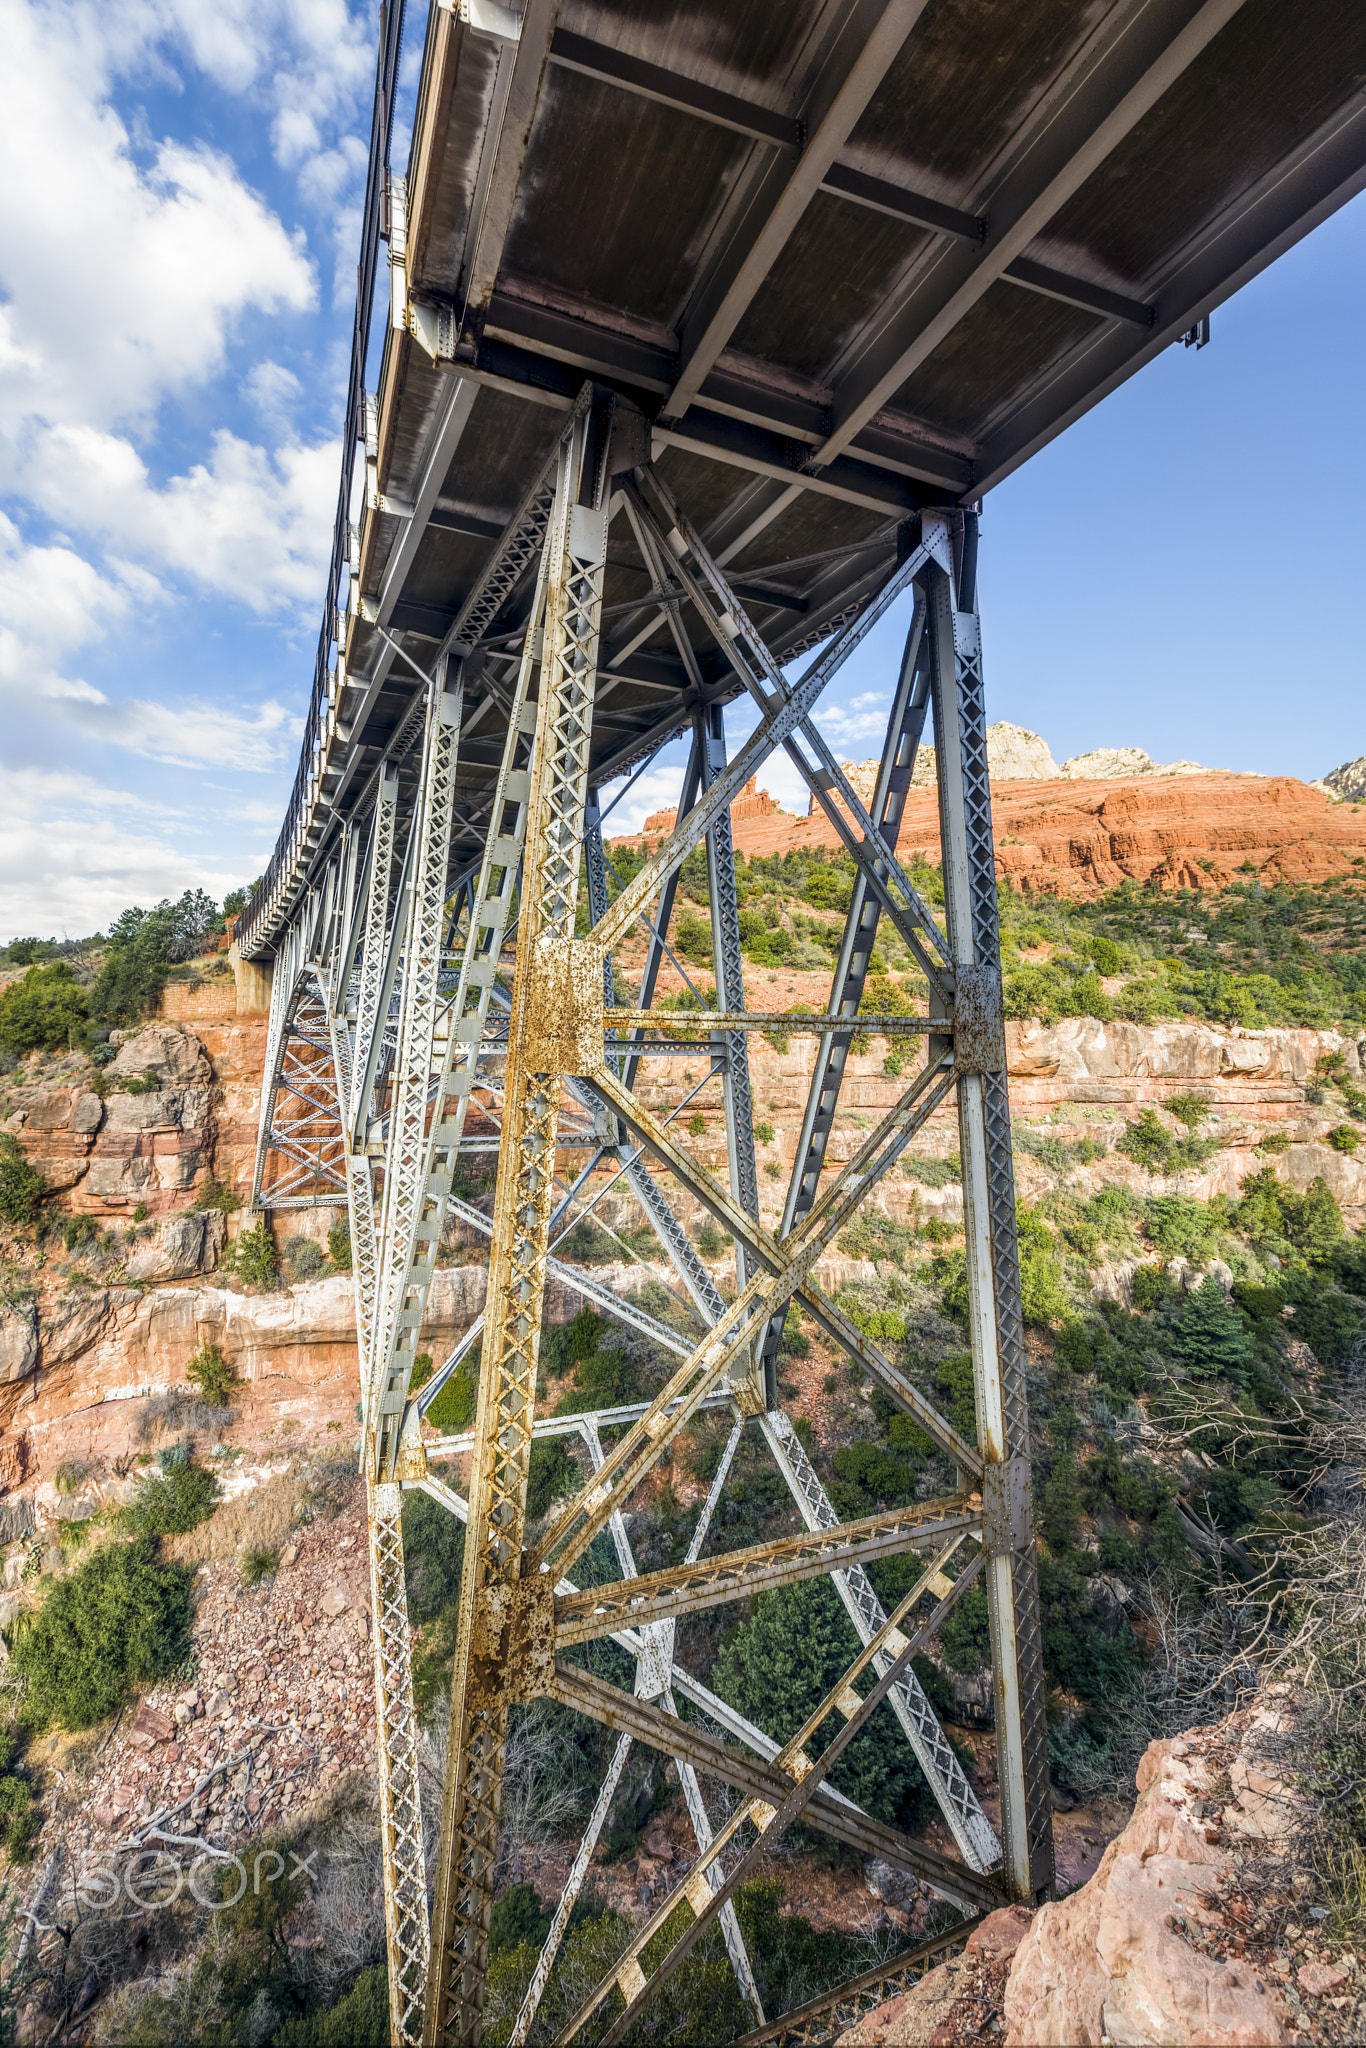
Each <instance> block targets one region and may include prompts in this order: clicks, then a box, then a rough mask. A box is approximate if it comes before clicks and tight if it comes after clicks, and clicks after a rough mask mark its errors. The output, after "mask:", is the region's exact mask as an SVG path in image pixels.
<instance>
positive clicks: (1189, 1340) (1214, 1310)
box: [1176, 1274, 1256, 1386]
mask: <svg viewBox="0 0 1366 2048" xmlns="http://www.w3.org/2000/svg"><path fill="white" fill-rule="evenodd" d="M1176 1349H1177V1352H1178V1354H1179V1355H1180V1357H1181V1358H1182V1359H1183V1360H1184V1362H1185V1366H1186V1370H1187V1372H1189V1373H1190V1374H1191V1376H1192V1377H1193V1378H1195V1379H1202V1380H1218V1379H1227V1380H1232V1381H1233V1382H1234V1384H1235V1385H1236V1386H1242V1384H1243V1382H1244V1380H1245V1379H1246V1377H1247V1374H1248V1372H1249V1370H1250V1368H1251V1366H1252V1364H1253V1361H1254V1359H1255V1357H1256V1347H1255V1346H1254V1344H1253V1342H1252V1339H1251V1337H1250V1336H1249V1335H1248V1328H1247V1323H1246V1321H1245V1320H1244V1318H1243V1317H1242V1315H1240V1313H1239V1312H1238V1310H1237V1309H1236V1308H1235V1307H1234V1306H1233V1303H1232V1302H1231V1301H1229V1300H1228V1299H1227V1298H1226V1297H1225V1294H1224V1290H1223V1288H1222V1287H1221V1286H1220V1285H1219V1282H1218V1281H1217V1280H1216V1279H1215V1278H1214V1276H1213V1275H1212V1274H1211V1276H1210V1277H1209V1278H1208V1279H1207V1280H1202V1281H1201V1282H1200V1285H1199V1286H1198V1287H1196V1288H1194V1289H1192V1291H1191V1292H1190V1293H1189V1294H1188V1295H1187V1296H1186V1299H1185V1301H1184V1302H1183V1303H1182V1305H1181V1308H1180V1311H1179V1313H1178V1315H1177V1318H1176Z"/></svg>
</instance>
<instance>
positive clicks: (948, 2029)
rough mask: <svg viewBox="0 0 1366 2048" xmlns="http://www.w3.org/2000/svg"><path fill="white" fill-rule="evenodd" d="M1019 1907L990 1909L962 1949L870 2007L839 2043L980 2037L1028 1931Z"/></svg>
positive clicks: (930, 2043) (925, 2046) (931, 2045)
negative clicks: (907, 1987)
mask: <svg viewBox="0 0 1366 2048" xmlns="http://www.w3.org/2000/svg"><path fill="white" fill-rule="evenodd" d="M1029 1924H1030V1915H1029V1914H1028V1913H1027V1912H1025V1911H1024V1910H1023V1909H1022V1908H1021V1907H1019V1906H1002V1907H1001V1908H1000V1910H999V1911H997V1912H995V1913H988V1915H987V1917H986V1918H985V1920H983V1921H982V1922H981V1924H980V1926H978V1927H974V1929H973V1931H972V1933H971V1934H970V1935H969V1936H968V1938H967V1942H966V1944H965V1946H964V1949H963V1953H962V1955H960V1956H955V1957H953V1958H952V1960H951V1961H949V1962H947V1963H941V1964H939V1966H938V1968H936V1969H933V1970H927V1971H926V1973H925V1975H924V1976H923V1977H922V1978H921V1979H920V1982H919V1983H918V1984H913V1985H912V1986H911V1988H910V1990H909V1991H906V1992H903V1994H902V1995H901V1997H900V1998H892V1999H889V2000H888V2001H887V2003H886V2004H885V2005H879V2006H876V2007H874V2009H873V2011H872V2012H870V2013H868V2014H866V2015H865V2016H864V2018H863V2019H861V2020H859V2021H857V2022H856V2023H855V2024H854V2025H853V2026H852V2027H849V2028H847V2029H846V2031H845V2032H844V2033H842V2034H841V2035H840V2036H839V2039H838V2043H837V2048H948V2044H951V2043H954V2042H958V2041H975V2040H977V2039H978V2038H979V2037H981V2038H990V2037H989V2036H981V2023H982V2020H983V2017H984V2016H985V2014H986V2013H987V2012H989V2011H990V2010H991V2009H992V2008H993V2007H999V2005H1000V2002H1001V1997H1002V1994H1003V1992H1004V1989H1005V1982H1006V1974H1007V1972H1008V1970H1009V1968H1010V1962H1011V1958H1012V1956H1013V1955H1014V1954H1015V1952H1016V1950H1017V1949H1018V1947H1019V1945H1020V1943H1021V1941H1022V1940H1023V1939H1024V1937H1025V1935H1026V1934H1027V1933H1028V1932H1029Z"/></svg>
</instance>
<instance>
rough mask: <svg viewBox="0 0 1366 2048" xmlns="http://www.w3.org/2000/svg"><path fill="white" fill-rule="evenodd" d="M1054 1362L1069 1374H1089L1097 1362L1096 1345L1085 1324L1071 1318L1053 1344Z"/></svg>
mask: <svg viewBox="0 0 1366 2048" xmlns="http://www.w3.org/2000/svg"><path fill="white" fill-rule="evenodd" d="M1053 1362H1054V1364H1055V1365H1059V1366H1062V1367H1064V1368H1065V1370H1066V1371H1068V1372H1076V1373H1088V1372H1090V1371H1091V1370H1092V1368H1093V1367H1094V1365H1095V1362H1096V1352H1095V1345H1094V1343H1093V1342H1092V1338H1091V1333H1090V1332H1089V1331H1088V1329H1087V1327H1086V1325H1085V1323H1083V1322H1081V1321H1080V1320H1079V1319H1078V1318H1077V1317H1076V1316H1070V1317H1069V1318H1068V1320H1067V1321H1066V1322H1065V1323H1064V1324H1063V1326H1062V1328H1061V1330H1059V1332H1058V1334H1057V1337H1056V1339H1055V1340H1054V1344H1053Z"/></svg>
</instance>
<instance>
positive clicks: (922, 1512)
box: [555, 1496, 979, 1647]
mask: <svg viewBox="0 0 1366 2048" xmlns="http://www.w3.org/2000/svg"><path fill="white" fill-rule="evenodd" d="M978 1514H979V1510H978V1509H977V1508H975V1507H974V1506H973V1505H972V1504H971V1502H970V1501H969V1500H968V1499H967V1498H966V1496H960V1497H958V1498H956V1499H954V1500H942V1501H930V1502H927V1503H925V1504H924V1506H923V1507H922V1506H917V1507H915V1508H911V1509H904V1508H903V1509H896V1510H889V1511H886V1512H884V1513H882V1514H877V1515H865V1516H864V1517H863V1518H862V1519H861V1520H860V1521H857V1522H846V1523H843V1524H839V1525H836V1527H835V1528H833V1529H821V1530H808V1531H805V1532H803V1534H801V1535H800V1536H785V1537H781V1538H779V1540H778V1541H776V1542H774V1543H758V1544H754V1545H753V1546H752V1547H751V1548H749V1549H747V1550H737V1551H735V1552H733V1553H732V1554H731V1555H729V1556H726V1557H713V1558H703V1559H702V1560H701V1561H700V1562H699V1563H697V1564H692V1565H677V1566H674V1567H672V1568H671V1569H669V1570H667V1571H660V1572H647V1573H644V1574H643V1575H642V1576H641V1577H639V1578H635V1579H624V1580H622V1581H621V1582H620V1584H613V1585H610V1586H594V1587H592V1588H591V1589H589V1590H588V1591H586V1592H582V1593H572V1594H566V1595H564V1596H562V1597H561V1598H560V1599H559V1600H557V1601H556V1602H555V1619H556V1631H555V1632H556V1639H557V1641H558V1642H559V1644H560V1646H561V1647H564V1646H565V1645H567V1644H570V1643H578V1642H587V1641H588V1640H589V1639H590V1638H591V1637H593V1636H600V1635H607V1634H610V1633H611V1632H612V1630H614V1629H619V1628H622V1627H625V1626H629V1625H636V1624H643V1623H645V1622H649V1621H658V1620H662V1619H665V1618H667V1617H668V1616H669V1615H672V1614H681V1613H687V1612H691V1611H692V1610H693V1609H695V1608H699V1607H711V1606H716V1605H719V1604H720V1603H721V1602H722V1601H726V1600H739V1599H742V1598H744V1597H746V1596H747V1595H748V1594H750V1593H753V1592H755V1591H759V1590H762V1589H763V1588H765V1587H768V1586H781V1585H788V1584H790V1583H792V1582H793V1581H795V1580H798V1579H808V1578H815V1577H816V1576H818V1575H824V1574H825V1573H827V1572H832V1571H836V1570H839V1569H840V1568H842V1567H843V1566H845V1565H848V1564H852V1563H862V1562H864V1561H865V1560H868V1561H871V1560H872V1559H874V1558H879V1557H894V1556H896V1555H898V1554H899V1553H900V1552H902V1551H904V1550H911V1549H913V1548H914V1547H915V1545H916V1544H918V1543H933V1542H935V1541H937V1540H940V1539H942V1538H943V1537H945V1536H948V1535H954V1534H959V1533H961V1534H964V1535H968V1534H971V1533H972V1532H973V1531H974V1530H975V1528H976V1527H977V1523H978Z"/></svg>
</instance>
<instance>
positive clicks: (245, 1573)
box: [237, 1550, 280, 1586]
mask: <svg viewBox="0 0 1366 2048" xmlns="http://www.w3.org/2000/svg"><path fill="white" fill-rule="evenodd" d="M279 1568H280V1553H279V1551H278V1550H244V1551H243V1553H242V1558H241V1562H240V1563H239V1565H238V1567H237V1569H238V1573H239V1575H240V1577H241V1580H242V1584H243V1585H244V1586H259V1585H260V1583H261V1581H262V1579H269V1578H273V1577H274V1575H275V1573H276V1572H277V1571H278V1570H279Z"/></svg>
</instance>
